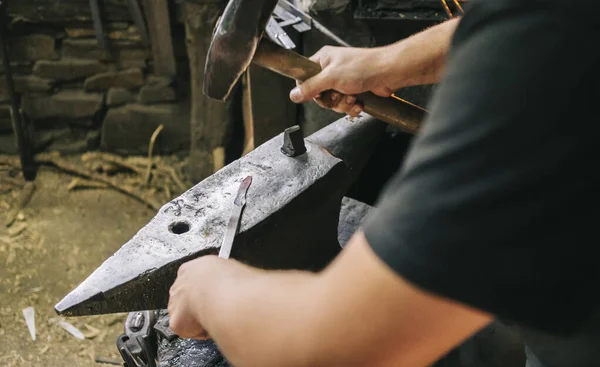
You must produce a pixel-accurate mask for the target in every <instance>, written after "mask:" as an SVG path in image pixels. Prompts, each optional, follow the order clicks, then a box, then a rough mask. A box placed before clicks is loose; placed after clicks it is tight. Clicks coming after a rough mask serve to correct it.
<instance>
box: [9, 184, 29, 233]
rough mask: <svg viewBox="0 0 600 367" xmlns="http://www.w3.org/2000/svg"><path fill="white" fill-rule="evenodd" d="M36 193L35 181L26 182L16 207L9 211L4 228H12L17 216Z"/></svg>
mask: <svg viewBox="0 0 600 367" xmlns="http://www.w3.org/2000/svg"><path fill="white" fill-rule="evenodd" d="M34 192H35V183H34V182H33V181H28V182H25V185H24V186H23V189H22V190H21V192H20V193H19V196H18V197H17V200H16V202H15V204H14V206H13V207H12V208H11V209H10V210H9V211H8V213H7V214H6V218H5V220H4V226H6V227H10V226H11V225H12V224H13V223H14V222H15V219H16V218H17V215H18V214H19V212H20V211H21V209H23V208H24V207H25V206H26V205H27V204H28V203H29V200H31V197H32V196H33V193H34Z"/></svg>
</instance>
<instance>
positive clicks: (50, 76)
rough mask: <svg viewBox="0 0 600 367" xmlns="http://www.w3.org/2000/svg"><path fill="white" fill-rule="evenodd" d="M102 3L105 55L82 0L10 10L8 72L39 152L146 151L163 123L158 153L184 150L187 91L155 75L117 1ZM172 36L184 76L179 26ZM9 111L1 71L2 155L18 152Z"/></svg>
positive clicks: (28, 4)
mask: <svg viewBox="0 0 600 367" xmlns="http://www.w3.org/2000/svg"><path fill="white" fill-rule="evenodd" d="M39 4H42V5H41V6H40V5H39ZM44 4H45V5H44ZM106 5H107V14H108V17H107V18H106V19H105V22H104V28H105V33H106V35H107V44H108V49H107V50H103V49H101V48H100V47H99V45H98V43H97V41H96V37H95V33H94V30H93V27H92V21H91V20H90V19H89V9H88V6H89V3H88V1H76V0H71V1H56V2H45V0H41V1H38V4H32V3H31V1H28V0H23V1H19V2H14V7H13V8H9V15H10V16H11V17H12V24H10V25H9V29H8V31H7V33H8V39H9V42H8V46H9V57H10V59H11V64H12V66H11V69H12V73H13V79H14V84H15V89H16V91H17V93H18V95H19V98H20V103H21V111H22V115H23V116H24V117H25V121H27V123H28V124H29V126H30V129H31V131H32V136H33V140H34V143H35V146H36V149H37V151H41V150H58V151H61V152H63V153H75V152H81V151H85V150H93V149H103V150H107V151H111V152H118V153H145V152H146V150H147V146H148V141H149V138H150V135H151V134H152V132H153V131H154V129H155V128H156V127H157V126H158V125H159V124H161V123H162V124H165V130H164V131H163V133H161V136H160V138H159V140H158V141H157V150H159V152H162V153H170V152H174V151H178V150H181V149H185V148H186V146H187V144H188V139H187V137H188V131H189V112H188V111H189V102H187V98H188V96H187V94H188V92H187V91H186V88H185V85H184V86H182V85H181V83H177V77H176V76H173V77H158V76H154V75H153V70H152V56H151V55H152V53H151V50H150V48H149V47H144V46H143V44H142V42H141V37H140V35H139V33H138V31H137V29H136V27H135V26H134V25H133V23H132V22H131V21H130V20H128V13H127V12H126V9H127V8H126V7H125V8H123V6H122V5H123V4H121V2H119V1H107V4H106ZM58 6H61V8H57V7H58ZM77 12H79V14H78V13H77ZM173 32H174V34H173V39H174V40H175V42H174V44H175V46H176V47H175V48H176V52H175V53H176V57H177V58H178V60H179V61H180V62H179V63H178V66H182V67H181V68H180V69H182V73H185V72H186V71H185V67H186V66H187V65H186V64H187V61H186V51H185V44H184V43H183V42H177V39H183V38H184V37H183V32H184V31H183V27H181V25H178V24H175V25H174V26H173ZM178 32H179V33H178ZM2 69H3V68H2ZM9 105H10V100H9V96H8V91H7V85H6V79H5V77H4V73H3V70H2V75H0V153H15V152H16V146H15V143H14V137H13V135H12V127H11V118H10V108H9Z"/></svg>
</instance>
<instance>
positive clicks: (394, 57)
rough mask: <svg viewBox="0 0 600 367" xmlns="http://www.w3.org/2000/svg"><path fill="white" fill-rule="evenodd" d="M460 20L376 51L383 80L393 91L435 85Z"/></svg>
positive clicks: (445, 23) (441, 72) (451, 21)
mask: <svg viewBox="0 0 600 367" xmlns="http://www.w3.org/2000/svg"><path fill="white" fill-rule="evenodd" d="M459 21H460V19H453V20H449V21H447V22H444V23H442V24H439V25H437V26H434V27H431V28H429V29H427V30H425V31H423V32H420V33H417V34H415V35H413V36H411V37H409V38H406V39H403V40H401V41H398V42H396V43H394V44H391V45H388V46H383V47H381V48H380V50H381V52H380V55H381V58H383V60H382V61H381V63H382V64H383V65H384V66H383V68H382V69H383V70H384V72H383V74H384V75H383V76H384V77H385V78H386V79H387V80H388V81H389V82H388V83H389V84H388V85H391V86H393V88H392V89H393V90H397V89H400V88H404V87H410V86H415V85H423V84H433V83H437V82H438V81H439V80H440V78H441V77H442V75H443V73H444V66H445V64H446V56H447V55H448V50H449V48H450V43H451V40H452V36H453V35H454V31H455V30H456V27H457V26H458V22H459Z"/></svg>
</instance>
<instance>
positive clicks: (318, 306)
mask: <svg viewBox="0 0 600 367" xmlns="http://www.w3.org/2000/svg"><path fill="white" fill-rule="evenodd" d="M180 273H181V274H180V275H179V277H178V280H177V281H176V283H175V285H174V286H173V288H174V290H172V299H171V301H170V306H169V312H170V314H171V327H172V328H173V329H174V330H175V332H177V333H179V334H180V335H181V336H184V337H186V336H187V337H193V336H195V335H202V332H199V331H198V330H192V329H190V325H196V326H195V327H196V328H200V329H202V328H204V329H206V330H207V331H208V333H209V334H210V336H211V337H212V338H214V340H215V341H216V342H217V344H218V345H219V347H220V349H221V350H222V351H223V353H224V355H225V356H226V357H227V358H228V359H229V360H230V361H231V362H232V363H233V364H234V365H236V366H306V365H310V366H354V365H356V366H365V365H368V366H389V365H396V366H425V365H429V364H431V363H433V362H434V361H436V360H437V359H439V358H440V357H441V356H443V355H444V354H445V353H446V352H448V351H449V350H450V349H452V348H453V347H454V346H456V345H458V344H460V343H461V342H462V341H463V340H465V339H466V338H467V337H468V336H470V335H471V334H473V333H474V332H476V331H477V330H478V329H480V328H481V327H483V326H485V325H486V324H487V323H489V322H490V321H491V319H492V317H491V316H490V315H488V314H485V313H483V312H480V311H478V310H474V309H472V308H470V307H467V306H465V305H462V304H458V303H455V302H452V301H450V300H447V299H444V298H441V297H438V296H435V295H432V294H429V293H426V292H424V291H422V290H420V289H418V288H416V287H415V286H413V285H411V284H409V283H408V282H406V281H405V280H403V279H402V278H401V277H399V276H397V275H396V273H394V272H393V271H392V270H391V269H389V268H388V267H387V266H386V265H385V264H384V263H383V262H381V260H380V259H379V258H378V257H377V256H376V255H375V254H374V253H373V252H372V250H371V248H370V247H369V245H368V243H367V241H366V238H365V237H364V236H363V235H362V233H360V232H359V233H357V234H356V235H355V236H354V237H353V239H352V240H351V242H350V243H349V244H348V246H347V247H346V248H345V249H344V250H343V251H342V253H341V254H340V256H338V257H337V258H336V259H335V260H334V262H333V263H332V264H330V266H328V267H327V268H326V269H325V270H324V271H323V272H321V273H319V274H311V273H306V272H296V271H278V272H275V271H263V270H258V269H254V268H251V267H248V266H245V265H242V264H240V263H238V262H235V261H227V260H223V259H218V258H216V257H208V258H207V257H205V258H200V259H198V260H195V261H192V262H190V263H188V264H186V265H184V268H183V270H182V271H181V272H180ZM186 274H187V275H186ZM186 279H187V280H186ZM186 283H190V284H186ZM191 293H193V294H194V297H192V298H191V299H189V300H182V299H181V298H185V297H184V296H180V295H189V294H191ZM186 302H187V303H189V304H190V305H185V303H186ZM185 309H189V310H193V311H188V313H192V314H193V315H192V316H189V315H186V311H182V310H185ZM182 334H183V335H182Z"/></svg>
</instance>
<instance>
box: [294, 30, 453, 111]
mask: <svg viewBox="0 0 600 367" xmlns="http://www.w3.org/2000/svg"><path fill="white" fill-rule="evenodd" d="M459 21H460V20H459V19H453V20H449V21H446V22H444V23H442V24H439V25H437V26H434V27H431V28H428V29H426V30H424V31H422V32H420V33H417V34H415V35H413V36H411V37H409V38H406V39H404V40H401V41H398V42H396V43H394V44H391V45H388V46H382V47H375V48H345V47H331V46H325V47H323V48H322V49H321V50H319V51H318V52H317V53H316V54H314V55H313V56H312V57H311V60H313V61H315V62H318V63H320V64H321V67H322V69H323V70H322V71H321V72H320V73H319V74H317V75H316V76H314V77H313V78H311V79H309V80H307V81H305V82H304V83H302V84H300V85H299V86H298V87H296V88H294V89H293V90H292V91H291V92H290V98H291V99H292V101H294V102H296V103H303V102H307V101H309V100H311V99H314V98H316V97H317V96H318V95H319V94H320V93H322V92H323V91H326V90H330V89H333V90H336V91H338V92H340V93H342V94H344V95H346V96H343V95H342V94H340V93H337V94H334V96H332V97H333V99H334V105H329V106H327V107H328V108H332V109H333V110H335V111H338V112H341V113H348V114H349V115H351V116H356V115H358V113H360V111H361V107H362V106H360V105H355V102H356V99H355V98H353V95H356V94H359V93H362V92H366V91H371V92H373V93H375V94H377V95H380V96H384V97H388V96H390V95H391V94H392V93H393V92H394V91H396V90H398V89H400V88H404V87H409V86H415V85H423V84H432V83H436V82H438V81H439V80H440V78H441V77H442V75H443V74H444V70H445V64H446V57H447V55H448V50H449V48H450V43H451V40H452V36H453V35H454V31H455V30H456V27H457V26H458V23H459ZM345 97H348V98H345ZM317 102H319V100H318V99H317ZM321 105H322V106H323V107H326V106H324V105H323V104H321ZM354 107H358V108H357V109H354Z"/></svg>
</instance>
